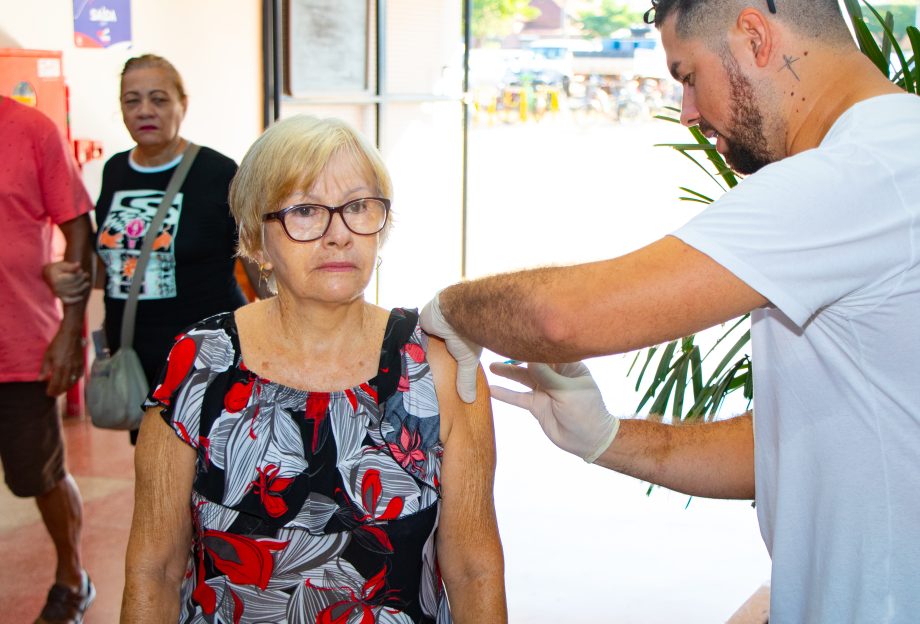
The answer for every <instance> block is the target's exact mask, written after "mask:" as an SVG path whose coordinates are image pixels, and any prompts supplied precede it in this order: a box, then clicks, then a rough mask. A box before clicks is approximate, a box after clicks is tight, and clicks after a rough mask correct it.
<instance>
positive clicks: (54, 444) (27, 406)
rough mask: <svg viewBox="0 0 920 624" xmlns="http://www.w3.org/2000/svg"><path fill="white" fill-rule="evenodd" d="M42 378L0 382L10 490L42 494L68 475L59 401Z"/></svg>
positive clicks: (0, 450) (1, 439) (0, 452)
mask: <svg viewBox="0 0 920 624" xmlns="http://www.w3.org/2000/svg"><path fill="white" fill-rule="evenodd" d="M46 388H47V384H46V383H45V382H43V381H36V382H14V383H0V460H2V461H3V477H4V480H5V481H6V484H7V485H8V486H9V488H10V490H11V491H12V492H13V494H15V495H16V496H20V497H23V498H27V497H33V496H40V495H42V494H45V493H46V492H48V491H50V490H51V489H53V488H54V486H55V485H57V484H58V482H59V481H60V480H61V479H63V478H64V477H65V476H67V470H66V469H65V468H64V440H63V437H62V436H61V416H60V414H59V413H58V409H57V401H56V400H55V398H54V397H49V396H48V395H47V394H45V389H46Z"/></svg>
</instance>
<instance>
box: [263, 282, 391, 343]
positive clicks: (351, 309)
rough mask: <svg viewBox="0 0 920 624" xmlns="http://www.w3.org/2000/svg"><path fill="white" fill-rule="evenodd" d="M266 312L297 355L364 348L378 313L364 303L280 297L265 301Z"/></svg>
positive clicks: (373, 307) (281, 337)
mask: <svg viewBox="0 0 920 624" xmlns="http://www.w3.org/2000/svg"><path fill="white" fill-rule="evenodd" d="M268 303H269V304H270V307H269V308H268V309H267V310H266V313H267V316H268V319H269V322H270V323H272V324H273V325H274V326H275V328H276V330H275V331H276V332H277V336H278V338H279V339H280V340H282V341H284V343H285V344H287V345H288V346H290V347H293V348H295V349H297V350H298V351H299V352H301V353H304V352H313V353H315V354H318V353H329V352H335V351H344V350H348V349H349V347H350V345H355V344H363V341H364V340H365V339H366V338H367V335H368V331H370V330H371V329H372V327H373V326H374V321H375V320H376V314H375V312H376V311H377V308H376V306H373V305H371V304H369V303H367V302H366V301H364V299H361V298H358V299H355V300H353V301H350V302H348V303H344V304H342V303H335V304H326V303H322V302H303V301H299V300H294V299H293V298H290V297H286V296H285V295H284V294H283V293H279V295H277V296H275V297H272V298H271V299H269V300H268Z"/></svg>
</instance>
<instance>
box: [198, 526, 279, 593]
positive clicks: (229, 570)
mask: <svg viewBox="0 0 920 624" xmlns="http://www.w3.org/2000/svg"><path fill="white" fill-rule="evenodd" d="M202 543H203V544H204V548H205V551H206V552H207V554H208V555H210V557H211V560H212V561H213V562H214V567H215V568H217V569H218V570H220V571H221V572H222V573H223V574H224V575H225V576H226V577H227V578H228V579H230V582H231V583H236V584H238V585H255V586H256V587H258V588H259V589H261V590H262V591H265V589H266V588H267V587H268V580H269V579H270V578H271V576H272V570H273V569H274V567H275V560H274V559H272V553H271V551H273V550H283V549H284V548H286V547H287V545H288V544H289V542H278V541H275V540H266V539H260V540H256V539H252V538H249V537H245V536H243V535H236V534H234V533H226V532H224V531H214V530H211V529H208V530H205V531H204V532H203V533H202ZM203 568H204V566H202V570H203ZM199 587H200V585H199Z"/></svg>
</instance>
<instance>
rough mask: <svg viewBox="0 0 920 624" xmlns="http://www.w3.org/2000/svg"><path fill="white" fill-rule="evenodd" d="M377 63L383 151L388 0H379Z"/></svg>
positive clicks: (377, 135)
mask: <svg viewBox="0 0 920 624" xmlns="http://www.w3.org/2000/svg"><path fill="white" fill-rule="evenodd" d="M375 25H376V35H377V36H376V39H377V46H376V54H375V56H376V63H375V64H374V71H375V73H376V74H377V76H376V78H377V80H376V82H377V85H376V89H375V90H374V93H375V94H376V95H377V104H376V113H377V119H376V126H377V127H376V132H375V138H376V141H377V149H379V150H381V151H383V141H384V125H385V123H386V102H385V99H386V92H387V0H377V10H376V20H375Z"/></svg>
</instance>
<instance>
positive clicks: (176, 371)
mask: <svg viewBox="0 0 920 624" xmlns="http://www.w3.org/2000/svg"><path fill="white" fill-rule="evenodd" d="M197 354H198V347H197V346H196V345H195V341H194V340H192V339H191V338H189V337H188V336H183V337H181V338H179V340H178V342H176V344H175V345H173V348H172V350H171V351H170V352H169V358H167V360H166V376H165V377H164V379H163V383H161V384H160V385H159V386H158V387H157V388H156V390H154V391H153V398H154V399H156V400H157V401H162V402H163V403H165V404H166V405H169V398H170V397H171V396H172V395H173V392H175V391H176V388H177V387H178V386H179V384H180V383H182V380H183V379H185V377H186V375H188V372H189V371H190V370H191V369H192V365H193V364H194V363H195V356H196V355H197Z"/></svg>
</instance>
